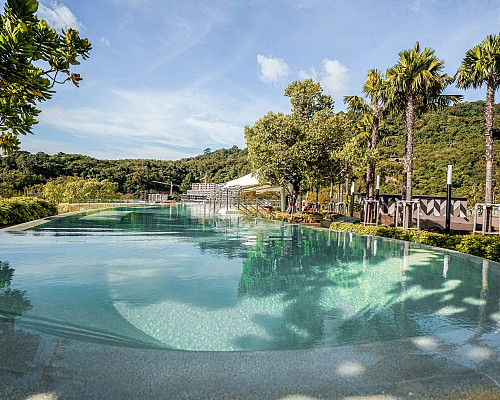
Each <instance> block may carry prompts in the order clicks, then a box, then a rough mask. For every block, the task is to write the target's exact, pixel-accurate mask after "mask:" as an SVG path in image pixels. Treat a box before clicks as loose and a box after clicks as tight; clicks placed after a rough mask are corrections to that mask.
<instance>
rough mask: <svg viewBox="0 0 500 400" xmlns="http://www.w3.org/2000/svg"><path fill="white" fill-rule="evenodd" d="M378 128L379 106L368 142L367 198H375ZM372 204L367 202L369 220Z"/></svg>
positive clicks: (375, 111) (376, 109)
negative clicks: (373, 154)
mask: <svg viewBox="0 0 500 400" xmlns="http://www.w3.org/2000/svg"><path fill="white" fill-rule="evenodd" d="M378 129H379V118H378V108H375V110H374V112H373V123H372V128H371V137H370V140H369V142H368V161H367V162H366V198H367V199H368V200H373V198H374V195H375V161H374V160H373V159H371V157H370V156H371V155H372V153H373V150H375V148H376V147H377V141H378ZM372 209H373V205H372V204H367V208H366V213H367V216H368V218H367V222H369V223H371V222H373V221H372V214H373V212H372Z"/></svg>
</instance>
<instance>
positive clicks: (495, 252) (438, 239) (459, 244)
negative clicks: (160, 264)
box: [330, 222, 500, 261]
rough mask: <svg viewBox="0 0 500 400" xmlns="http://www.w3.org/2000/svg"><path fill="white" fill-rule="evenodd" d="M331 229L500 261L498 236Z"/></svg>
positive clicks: (342, 225)
mask: <svg viewBox="0 0 500 400" xmlns="http://www.w3.org/2000/svg"><path fill="white" fill-rule="evenodd" d="M330 229H332V230H335V231H347V232H354V233H359V234H362V235H372V236H382V237H388V238H393V239H400V240H406V241H408V242H415V243H422V244H427V245H429V246H435V247H441V248H443V249H449V250H455V251H459V252H461V253H467V254H472V255H474V256H479V257H484V258H488V259H490V260H493V261H500V237H499V236H496V235H495V236H483V235H479V234H470V235H463V236H461V235H445V234H441V233H435V232H427V231H422V230H419V231H413V230H407V229H398V228H392V227H385V226H373V225H362V224H346V223H342V222H332V224H331V225H330Z"/></svg>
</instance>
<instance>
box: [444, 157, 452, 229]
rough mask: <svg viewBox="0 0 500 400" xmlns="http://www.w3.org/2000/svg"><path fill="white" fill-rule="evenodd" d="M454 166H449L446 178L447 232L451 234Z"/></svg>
mask: <svg viewBox="0 0 500 400" xmlns="http://www.w3.org/2000/svg"><path fill="white" fill-rule="evenodd" d="M452 170H453V166H452V165H448V174H447V176H446V186H447V187H446V225H445V232H446V233H447V234H450V230H451V229H450V226H451V176H452Z"/></svg>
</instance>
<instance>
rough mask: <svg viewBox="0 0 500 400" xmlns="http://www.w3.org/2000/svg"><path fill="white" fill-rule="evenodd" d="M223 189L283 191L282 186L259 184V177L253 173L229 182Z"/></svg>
mask: <svg viewBox="0 0 500 400" xmlns="http://www.w3.org/2000/svg"><path fill="white" fill-rule="evenodd" d="M222 189H239V190H241V191H244V192H249V191H255V192H257V193H264V192H280V191H281V187H279V186H272V185H269V184H259V178H257V176H256V175H254V174H252V173H250V174H247V175H245V176H242V177H241V178H238V179H234V180H232V181H230V182H227V183H226V184H225V185H224V186H223V187H222Z"/></svg>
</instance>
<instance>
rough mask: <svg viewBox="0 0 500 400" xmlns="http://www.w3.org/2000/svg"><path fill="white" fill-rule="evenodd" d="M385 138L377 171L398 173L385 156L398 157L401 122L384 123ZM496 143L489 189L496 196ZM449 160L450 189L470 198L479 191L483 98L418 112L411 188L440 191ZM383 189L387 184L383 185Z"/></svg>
mask: <svg viewBox="0 0 500 400" xmlns="http://www.w3.org/2000/svg"><path fill="white" fill-rule="evenodd" d="M495 116H496V117H495V126H496V127H500V104H497V105H495ZM386 130H387V132H386V133H385V136H386V142H383V145H381V146H380V151H381V162H380V164H379V165H380V167H381V170H382V175H384V174H387V175H393V174H396V175H395V177H396V178H398V183H395V184H394V185H393V188H392V190H389V191H392V192H398V188H400V187H401V186H400V182H401V176H400V174H397V171H398V169H399V171H402V166H401V168H397V166H394V163H393V162H389V161H387V160H389V159H390V157H391V155H393V154H394V153H395V154H396V155H397V156H399V157H403V155H404V145H405V134H404V122H403V121H400V122H399V123H398V122H397V121H391V122H390V123H388V124H387V128H386ZM499 149H500V147H499V145H498V143H495V158H496V159H495V168H494V175H493V184H494V185H496V186H495V189H494V192H495V194H496V198H497V199H500V153H499V151H498V150H499ZM448 164H452V165H453V195H454V196H464V197H468V198H469V202H472V203H475V202H477V201H479V199H480V198H481V197H482V196H484V180H485V169H486V163H485V135H484V102H483V101H477V102H474V103H467V102H466V103H462V104H459V105H457V106H453V107H448V108H446V109H444V110H442V111H439V112H434V113H429V114H426V115H424V116H423V117H422V118H421V119H420V120H419V121H418V123H417V132H416V135H415V171H414V178H413V179H414V194H422V195H445V194H446V171H447V165H448ZM386 188H387V189H389V185H387V187H386Z"/></svg>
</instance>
